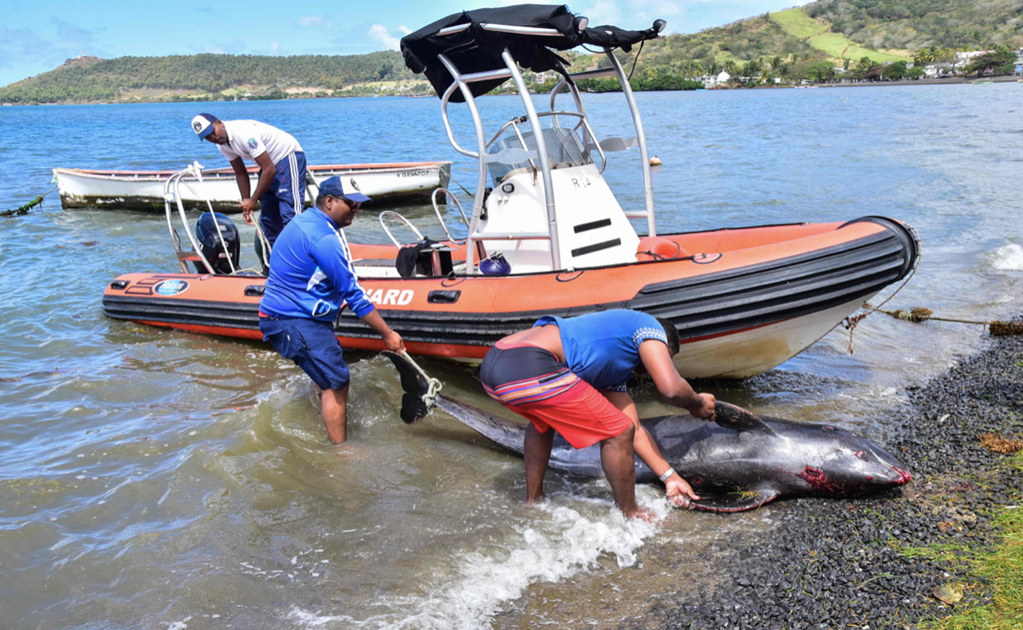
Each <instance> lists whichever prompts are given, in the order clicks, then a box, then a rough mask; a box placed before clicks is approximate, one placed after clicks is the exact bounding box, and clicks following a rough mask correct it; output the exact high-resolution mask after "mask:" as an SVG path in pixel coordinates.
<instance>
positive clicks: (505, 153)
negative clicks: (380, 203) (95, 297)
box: [103, 5, 919, 377]
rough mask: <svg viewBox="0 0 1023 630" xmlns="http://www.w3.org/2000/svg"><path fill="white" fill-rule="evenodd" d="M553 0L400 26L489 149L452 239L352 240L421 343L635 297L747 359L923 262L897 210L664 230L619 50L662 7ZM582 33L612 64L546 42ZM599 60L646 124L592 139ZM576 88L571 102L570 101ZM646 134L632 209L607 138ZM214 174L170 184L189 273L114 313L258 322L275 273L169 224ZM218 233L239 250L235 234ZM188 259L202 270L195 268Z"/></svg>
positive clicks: (617, 143) (738, 361)
mask: <svg viewBox="0 0 1023 630" xmlns="http://www.w3.org/2000/svg"><path fill="white" fill-rule="evenodd" d="M561 8H562V9H563V7H561ZM545 9H546V10H549V11H552V13H551V15H546V14H545V15H544V16H541V17H539V18H538V17H537V16H536V12H537V11H538V10H539V9H538V8H537V6H536V5H530V6H529V7H526V8H525V9H523V8H520V7H507V8H502V9H493V10H487V9H484V10H479V11H469V12H465V13H461V14H457V15H455V16H451V17H449V18H446V19H445V20H440V21H438V22H435V23H434V24H431V25H430V26H428V27H426V28H424V29H421V30H420V31H417V32H416V33H413V34H411V35H409V36H407V37H406V38H405V39H404V40H402V46H403V51H404V53H405V59H406V62H407V63H408V65H409V67H410V68H411V69H412V70H413V71H415V72H423V71H424V70H425V71H426V74H427V77H428V78H430V80H431V82H432V83H433V84H434V87H435V88H436V89H437V93H438V96H440V98H441V115H442V117H443V120H444V123H445V126H446V129H447V131H448V136H449V140H450V141H451V142H452V144H453V146H454V147H455V149H456V150H458V151H459V152H461V153H463V154H465V155H467V156H470V157H473V158H475V159H476V160H477V165H478V181H477V192H476V195H475V198H474V200H473V205H472V211H471V213H470V214H469V215H468V216H467V215H466V214H465V213H461V217H462V219H463V220H464V224H465V229H466V236H465V238H462V239H458V238H455V237H453V236H452V235H451V232H450V230H449V229H448V226H447V224H446V223H445V220H444V213H442V211H441V208H440V207H439V206H437V204H436V203H435V204H434V208H435V210H436V211H437V216H438V218H439V219H440V221H441V226H442V227H443V229H444V231H445V232H446V233H447V235H448V238H447V240H445V241H443V242H441V243H430V242H426V241H423V242H421V243H420V244H419V247H418V250H417V251H412V252H408V253H406V254H403V257H404V258H405V261H404V262H405V265H404V268H403V271H404V273H405V275H402V272H401V271H399V269H398V267H399V266H401V265H398V264H397V263H398V260H397V259H398V257H399V256H398V253H399V251H400V249H399V248H400V246H402V245H403V243H401V242H400V241H398V240H397V239H395V238H394V237H393V236H392V234H391V232H390V230H389V228H388V227H387V223H388V222H393V221H403V222H404V223H405V224H406V225H407V226H409V227H411V228H412V229H413V231H416V233H417V236H418V235H419V234H418V231H417V230H416V228H415V226H414V225H412V224H411V223H409V222H408V221H407V220H405V219H404V217H401V216H400V215H397V214H396V213H394V212H383V213H381V217H380V221H381V225H382V226H384V230H385V232H386V233H387V234H388V236H389V237H391V240H392V242H391V243H390V244H386V245H379V244H377V245H371V244H353V245H351V252H352V257H353V263H354V265H355V269H356V272H357V274H358V275H359V277H360V281H361V283H362V286H363V287H364V288H365V290H366V291H367V293H368V294H369V296H370V299H371V301H372V302H374V304H376V306H377V308H378V309H379V310H380V313H381V315H382V316H383V317H384V319H385V320H386V321H387V322H388V323H389V324H390V325H391V326H392V327H393V328H394V329H395V330H397V331H398V332H399V333H400V334H401V335H402V337H403V338H404V340H405V343H406V345H407V347H408V349H409V351H410V352H412V353H415V354H423V355H434V356H443V357H450V358H455V359H462V360H470V361H472V360H476V361H478V360H480V359H482V357H483V356H484V355H485V354H486V352H487V350H488V348H489V347H490V346H491V345H492V344H493V343H494V342H495V341H496V340H497V339H499V338H501V337H503V336H505V335H508V334H510V333H513V332H515V331H518V330H522V329H523V328H526V327H528V326H530V325H532V323H533V322H534V321H535V320H536V319H538V318H539V317H540V316H541V315H546V314H553V315H560V316H572V315H580V314H583V313H588V312H592V311H598V310H603V309H611V308H633V309H638V310H642V311H646V312H649V313H652V314H654V315H656V316H658V317H667V318H669V319H671V320H672V321H673V322H674V323H675V325H676V326H677V327H678V329H679V333H680V336H681V339H682V350H681V352H680V353H679V354H678V355H677V356H676V365H677V366H678V368H679V371H680V372H681V373H682V374H683V375H684V376H686V377H711V376H728V377H745V376H750V375H753V374H757V373H759V372H762V371H764V370H767V369H770V368H772V367H774V366H776V365H778V364H779V363H781V362H783V361H785V360H787V359H789V358H790V357H792V356H794V355H796V354H797V353H799V352H801V351H802V350H804V349H805V348H807V347H808V346H809V345H811V344H812V343H814V342H815V341H817V340H818V339H820V338H821V337H823V336H824V335H825V334H827V333H828V332H829V331H830V330H832V329H833V328H834V327H835V326H836V325H838V324H839V323H840V322H842V320H843V319H844V318H846V317H847V316H849V315H850V314H852V313H853V312H854V311H855V310H856V309H858V308H859V307H860V306H861V305H862V304H863V303H864V302H865V301H866V300H868V299H870V298H871V297H872V296H873V295H874V294H876V293H877V292H878V291H880V290H882V289H883V288H885V287H886V286H888V285H890V284H891V283H893V282H896V281H898V280H900V279H902V278H904V277H906V275H907V274H909V272H910V271H912V270H913V269H914V268H915V266H916V264H917V262H918V259H919V240H918V238H917V236H916V234H915V232H914V231H913V229H912V228H911V227H909V226H908V225H905V224H903V223H900V222H899V221H896V220H892V219H887V218H884V217H874V216H867V217H862V218H858V219H854V220H850V221H845V222H835V223H793V224H786V225H768V226H759V227H744V228H723V229H717V230H711V231H705V232H691V233H682V234H660V233H658V232H657V229H656V221H655V213H654V206H653V193H652V188H651V185H650V171H649V169H650V166H649V156H648V155H647V150H646V140H645V137H644V133H643V127H642V122H641V120H640V115H639V112H638V110H637V108H636V104H635V100H634V99H633V97H632V93H631V90H630V88H629V84H628V81H627V80H626V77H625V73H624V70H623V69H622V66H621V64H620V63H619V61H618V59H617V57H615V55H614V54H613V49H614V48H615V47H620V46H628V45H631V44H634V43H637V42H640V41H642V40H643V39H650V38H653V37H656V36H657V34H658V32H659V30H660V28H663V23H661V22H660V21H658V22H657V23H655V25H654V27H653V28H651V29H649V30H647V31H617V33H618V35H616V37H618V39H615V40H614V41H608V37H609V35H608V33H611V31H604V30H602V31H600V33H597V34H590V33H589V31H593V30H594V29H588V28H586V25H585V22H584V20H585V18H579V17H576V16H571V14H567V9H566V10H565V11H564V12H558V11H555V10H554V9H555V8H553V7H546V8H545ZM523 15H525V16H526V17H523ZM566 15H568V17H570V18H571V19H568V18H566V17H565V16H566ZM526 18H528V19H526ZM581 20H582V21H581ZM523 29H525V30H523ZM487 38H493V39H491V40H488V39H487ZM482 40H487V41H482ZM630 42H631V43H630ZM583 43H589V44H591V45H599V46H601V47H603V48H604V49H605V51H606V55H607V59H608V61H609V65H610V67H608V68H606V69H601V70H597V71H591V72H585V73H578V74H576V75H570V74H569V73H568V72H567V70H566V69H565V68H564V66H563V65H561V62H560V60H558V58H557V57H556V56H555V55H553V54H551V57H553V59H549V58H547V57H545V55H546V53H544V52H543V51H544V50H546V51H547V52H550V50H551V49H557V50H563V49H566V48H570V47H574V46H576V45H580V44H583ZM470 44H472V45H470ZM483 50H486V51H490V52H487V53H486V54H484V53H482V52H481V51H483ZM471 51H474V52H471ZM537 59H547V60H548V61H549V62H550V63H551V64H552V66H553V67H552V68H551V69H553V70H555V71H557V72H559V73H561V74H562V75H563V77H564V79H563V80H562V81H561V83H559V84H558V86H557V87H555V88H554V90H553V92H552V93H551V97H550V103H551V107H550V111H543V112H537V111H536V109H535V108H534V105H533V102H532V100H531V99H530V98H529V97H528V92H527V90H526V89H525V84H524V81H523V79H522V75H521V73H520V71H519V69H518V63H523V64H524V65H525V64H526V63H533V64H534V65H533V69H534V70H536V69H537V66H536V65H535V63H536V60H537ZM529 60H531V61H529ZM517 62H518V63H517ZM603 75H613V76H616V77H618V79H619V81H620V82H621V85H622V88H623V95H624V97H625V99H626V101H627V103H628V105H629V108H630V111H631V112H632V115H633V120H634V123H635V129H636V137H635V138H631V139H624V138H604V139H603V140H599V141H598V140H597V139H596V135H595V134H594V131H593V129H592V128H591V126H590V122H589V119H588V118H587V116H586V112H585V108H584V106H583V102H582V98H581V95H580V93H579V91H578V90H577V89H576V86H575V80H576V79H578V78H585V77H592V76H603ZM508 79H511V80H513V81H514V82H515V84H516V86H517V87H518V89H519V93H520V96H523V98H522V106H523V115H521V116H519V117H516V118H513V119H511V120H510V121H508V122H507V123H506V124H505V125H504V126H503V127H501V128H500V129H499V130H498V131H497V132H496V134H494V135H493V136H492V137H491V138H489V139H488V137H487V136H486V135H485V134H484V131H483V125H482V121H481V118H480V116H479V114H478V111H477V108H476V99H475V97H476V96H478V95H479V94H482V93H485V92H486V91H489V90H490V89H492V88H493V87H494V86H495V85H497V84H500V83H503V82H504V81H506V80H508ZM495 82H496V83H495ZM562 91H567V93H568V94H569V95H570V96H571V99H572V100H573V101H574V104H575V107H574V108H571V109H569V110H559V109H556V97H557V95H558V94H559V93H561V92H562ZM453 101H458V102H465V103H466V104H467V106H468V108H469V112H470V114H471V115H472V117H473V122H474V127H475V131H476V134H475V135H476V138H475V140H476V143H475V147H474V149H472V150H470V149H466V148H464V147H462V146H461V145H460V144H459V143H458V141H457V140H456V139H455V138H454V134H453V131H452V128H451V126H450V124H449V122H448V117H447V108H448V105H449V103H450V102H453ZM630 147H635V148H638V149H639V153H640V156H639V159H640V160H641V163H642V166H643V172H644V184H645V190H646V193H647V194H646V207H645V208H643V209H640V210H632V211H625V210H623V209H622V208H621V207H620V206H619V204H618V202H617V200H616V199H615V197H614V195H613V194H612V192H611V190H610V188H609V187H608V185H607V183H606V182H605V180H604V178H603V176H602V173H603V171H604V168H605V167H606V166H608V162H609V160H610V158H608V154H610V153H612V152H614V151H621V150H625V149H628V148H630ZM200 176H201V173H200V172H199V171H198V169H196V168H194V167H190V169H186V171H182V172H181V173H178V174H177V175H176V176H174V177H172V178H171V179H170V180H168V183H167V187H166V194H165V198H167V199H168V201H167V202H166V213H167V220H168V225H169V226H170V229H171V234H172V237H173V242H174V248H175V251H176V252H177V257H178V260H179V262H180V265H181V269H182V273H166V274H152V273H135V274H127V275H123V276H120V277H118V278H117V279H116V280H115V281H113V282H112V283H110V285H109V286H108V287H107V289H106V292H105V294H104V296H103V310H104V313H105V314H106V315H107V316H109V317H112V318H116V319H126V320H132V321H136V322H141V323H145V324H151V325H154V326H166V327H170V328H177V329H181V330H188V331H193V332H199V333H206V334H212V335H221V336H229V337H239V338H248V339H260V338H261V334H260V332H259V320H258V306H259V299H260V296H261V295H262V292H263V287H264V278H262V277H260V276H258V275H250V274H246V273H245V272H238V271H237V270H236V269H235V266H234V265H228V266H229V267H230V268H227V269H225V268H224V265H223V264H221V263H222V262H223V261H221V263H217V262H216V261H211V259H212V255H207V254H208V252H209V251H210V250H208V249H204V247H203V246H202V245H201V244H200V243H199V242H198V241H197V240H196V239H195V237H193V235H192V232H191V231H190V230H188V231H187V235H188V239H189V240H190V241H191V245H192V247H191V248H188V247H183V246H182V242H181V240H180V238H179V237H178V235H177V232H176V231H175V229H174V227H173V226H172V225H171V222H172V217H173V216H174V214H175V212H174V209H173V208H172V204H175V203H176V205H177V213H176V214H177V215H178V216H179V217H180V219H181V220H182V221H183V222H185V224H186V226H187V218H186V214H185V211H184V208H183V207H182V205H181V203H180V199H179V198H178V197H177V196H176V193H175V189H176V183H175V182H179V181H180V179H182V178H185V177H200ZM439 192H443V193H445V198H446V199H447V200H448V202H449V203H452V204H454V208H453V209H452V211H453V210H454V209H457V210H458V211H459V212H460V211H461V206H460V204H458V200H457V199H455V198H454V195H452V194H451V193H450V191H447V190H443V189H439V190H438V193H439ZM435 199H436V196H435ZM313 211H314V210H313ZM455 216H458V215H457V214H456V215H455ZM632 219H640V220H642V221H643V222H645V224H646V228H647V229H646V231H647V235H646V236H643V237H641V236H640V235H638V234H637V233H636V230H635V228H634V227H633V224H632V221H631V220H632ZM220 245H221V246H222V249H223V250H224V251H225V252H226V251H227V244H226V243H225V242H223V240H222V241H221V243H220ZM214 255H215V254H214ZM410 261H411V263H413V264H412V266H411V268H410V266H409V262H410ZM189 264H192V265H193V266H194V267H195V268H197V269H201V270H202V271H203V273H193V272H191V270H190V269H189V266H188V265H189ZM335 331H336V334H337V337H338V338H339V339H340V341H341V344H342V345H343V346H344V347H346V348H360V349H367V350H379V349H382V348H383V345H382V342H381V341H380V339H379V337H378V336H377V335H376V334H375V333H373V332H372V331H371V330H370V329H369V327H368V326H366V325H364V324H363V323H362V322H361V321H360V320H359V319H358V318H356V317H355V316H354V315H353V314H351V313H350V312H348V311H347V310H343V311H342V314H341V315H340V316H339V318H338V320H337V322H336V325H335Z"/></svg>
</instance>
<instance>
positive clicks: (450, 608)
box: [289, 486, 671, 630]
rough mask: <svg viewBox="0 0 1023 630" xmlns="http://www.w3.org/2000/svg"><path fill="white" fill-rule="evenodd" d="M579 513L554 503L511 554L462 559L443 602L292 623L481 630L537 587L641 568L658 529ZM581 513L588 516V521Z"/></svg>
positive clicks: (648, 497) (646, 496)
mask: <svg viewBox="0 0 1023 630" xmlns="http://www.w3.org/2000/svg"><path fill="white" fill-rule="evenodd" d="M636 494H637V497H636V498H637V501H638V502H639V504H640V505H641V506H642V507H643V508H644V509H647V510H649V511H651V512H653V513H654V514H655V515H656V516H657V517H658V518H659V519H663V518H664V517H665V516H666V515H667V514H668V512H670V511H671V508H670V507H669V506H668V504H667V502H666V501H665V500H664V495H663V492H658V491H657V490H655V489H652V488H648V487H645V486H644V487H638V488H637V489H636ZM572 502H573V504H574V505H575V506H577V507H578V508H579V509H575V507H569V506H567V505H554V504H552V503H548V504H546V505H542V506H540V507H539V508H538V510H539V511H542V512H543V513H545V515H546V518H544V517H541V516H540V515H538V517H537V518H536V519H531V520H530V522H529V523H526V524H524V525H523V526H521V527H518V528H516V529H517V530H518V532H519V533H520V534H521V537H520V538H519V539H518V541H517V542H512V543H511V544H510V545H511V547H512V548H511V549H508V548H506V549H505V550H504V553H501V554H499V555H500V557H497V554H490V555H488V554H482V553H476V552H473V553H467V554H464V555H463V556H462V557H460V558H457V559H456V561H455V565H456V566H457V567H458V568H457V575H456V576H455V577H454V578H453V579H452V580H451V581H450V583H449V584H448V585H447V586H443V585H442V586H441V587H440V588H438V589H436V591H437V593H438V594H437V595H434V596H428V597H425V598H419V597H409V598H401V599H400V600H395V599H389V600H387V601H383V602H380V603H381V604H383V605H386V606H387V607H389V608H391V609H392V610H394V611H395V612H393V613H390V614H386V615H381V616H377V617H373V618H370V619H366V620H364V621H361V622H358V623H356V622H354V621H353V620H352V619H351V618H350V617H347V616H329V615H327V616H324V615H320V614H318V613H317V614H312V613H308V612H306V611H302V610H301V609H299V608H295V609H293V610H292V611H291V613H290V614H289V616H290V617H291V618H292V619H294V620H296V621H299V623H300V624H301V625H303V626H304V627H307V628H322V627H326V628H334V627H337V628H340V627H346V628H352V627H354V628H363V629H366V630H370V629H376V628H396V629H406V630H412V629H413V628H414V629H416V630H420V629H422V630H432V629H437V630H441V629H443V630H448V629H451V628H458V629H460V630H462V629H464V630H477V629H479V630H482V629H484V628H490V620H491V619H492V618H493V617H494V615H496V614H497V613H499V612H500V611H501V609H502V607H503V606H504V605H505V604H506V603H507V602H509V601H513V600H515V599H518V598H519V597H521V596H522V594H523V593H524V592H525V590H526V588H527V587H529V585H530V584H534V583H536V582H558V581H560V580H564V579H566V578H570V577H572V576H573V575H576V574H578V573H580V572H582V571H585V570H587V569H591V568H593V567H595V566H597V561H598V559H599V558H600V557H601V556H602V555H605V554H608V555H612V556H614V557H615V559H616V560H617V562H618V566H620V567H626V566H632V565H633V564H635V563H636V552H637V551H638V550H639V548H640V547H642V546H643V544H644V542H645V541H646V539H648V538H650V537H651V536H652V535H653V534H654V533H656V532H657V530H658V527H657V525H654V524H651V523H647V522H645V521H641V520H638V519H626V518H625V517H624V516H623V515H622V513H621V512H619V511H618V510H617V509H611V508H610V506H609V504H608V503H607V502H603V503H602V504H601V505H592V504H586V502H583V504H582V505H581V504H580V502H579V501H577V500H575V499H573V500H572ZM582 512H586V514H583V513H582Z"/></svg>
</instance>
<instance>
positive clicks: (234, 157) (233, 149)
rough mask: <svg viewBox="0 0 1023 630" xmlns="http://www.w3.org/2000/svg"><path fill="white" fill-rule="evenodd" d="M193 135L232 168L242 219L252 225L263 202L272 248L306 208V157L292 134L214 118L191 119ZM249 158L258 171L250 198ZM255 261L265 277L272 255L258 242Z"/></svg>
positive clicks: (262, 220)
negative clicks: (279, 236) (260, 263)
mask: <svg viewBox="0 0 1023 630" xmlns="http://www.w3.org/2000/svg"><path fill="white" fill-rule="evenodd" d="M192 130H193V131H195V134H196V135H197V136H199V140H207V141H209V142H212V143H213V144H216V145H218V146H217V148H219V149H220V152H221V153H223V154H224V157H226V158H227V159H228V161H229V162H231V167H232V168H234V174H235V178H237V180H238V191H239V192H241V195H242V202H241V204H239V206H238V207H239V208H241V211H242V217H243V218H244V219H245V222H246V223H248V224H249V225H253V222H252V211H253V210H255V209H256V201H257V200H258V201H259V206H260V215H259V226H260V227H261V228H262V229H263V234H265V235H266V239H267V241H269V243H270V246H271V247H273V244H274V241H276V240H277V235H278V234H280V233H281V230H283V229H284V226H285V225H287V224H288V222H289V221H291V219H293V218H294V217H295V213H296V212H301V211H302V206H303V203H304V202H305V170H306V163H305V152H304V151H302V145H300V144H299V143H298V140H295V137H294V136H292V135H291V134H289V133H286V132H284V131H281V130H280V129H277V128H276V127H271V126H270V125H267V124H265V123H261V122H259V121H256V120H220V119H218V118H216V117H215V116H213V115H211V114H199V115H198V116H196V117H195V118H193V119H192ZM245 158H248V159H250V160H252V161H253V162H255V163H256V165H257V166H259V182H258V183H257V184H256V190H255V192H252V193H251V194H250V192H251V191H250V184H249V173H248V171H247V170H246V167H245ZM256 255H257V256H259V259H260V261H261V262H262V264H263V271H264V273H265V272H266V270H267V268H268V266H269V261H270V252H264V251H263V247H262V243H261V242H260V239H259V238H256Z"/></svg>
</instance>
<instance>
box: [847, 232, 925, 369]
mask: <svg viewBox="0 0 1023 630" xmlns="http://www.w3.org/2000/svg"><path fill="white" fill-rule="evenodd" d="M918 250H919V248H918ZM921 261H923V252H919V253H918V254H917V259H916V266H915V267H913V271H911V272H909V275H908V276H907V277H906V279H905V280H904V281H903V282H902V284H901V285H899V288H898V289H895V292H894V293H892V294H891V295H889V296H888V298H887V299H885V301H884V302H881V305H880V306H878V307H877V308H874V307H873V306H871V305H870V304H864V305H863V308H865V309H870V310H868V311H867V312H866V313H860V314H859V315H850V316H849V317H846V318H845V319H844V320H842V325H843V326H845V329H846V330H848V331H849V356H852V355H853V331H855V330H856V327H857V326H859V324H860V322H862V321H863V320H865V319H866V318H867V316H868V315H870V314H871V313H874V312H877V311H878V310H879V309H880V308H881V306H884V305H885V304H887V303H888V302H890V301H891V299H892V298H893V297H895V296H896V295H898V294H899V291H901V290H903V289H904V288H906V285H907V284H909V281H910V280H912V279H913V276H915V275H916V270H917V269H919V268H920V262H921ZM882 312H883V311H882Z"/></svg>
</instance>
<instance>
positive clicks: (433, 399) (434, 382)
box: [401, 351, 443, 411]
mask: <svg viewBox="0 0 1023 630" xmlns="http://www.w3.org/2000/svg"><path fill="white" fill-rule="evenodd" d="M401 356H403V357H404V358H405V360H406V361H408V362H409V363H411V364H412V367H414V368H416V370H418V371H419V373H420V374H422V375H423V378H425V379H426V381H427V382H428V383H429V384H430V389H429V391H427V392H426V393H425V394H423V404H425V405H426V410H427V411H433V408H434V406H435V405H436V404H437V394H439V393H440V389H441V387H443V385H442V384H441V382H440V379H436V378H433V377H432V376H430V375H429V374H427V373H426V371H425V370H423V368H421V367H419V364H418V363H416V362H415V361H414V360H412V357H410V356H409V354H408V352H405V351H402V353H401Z"/></svg>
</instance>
